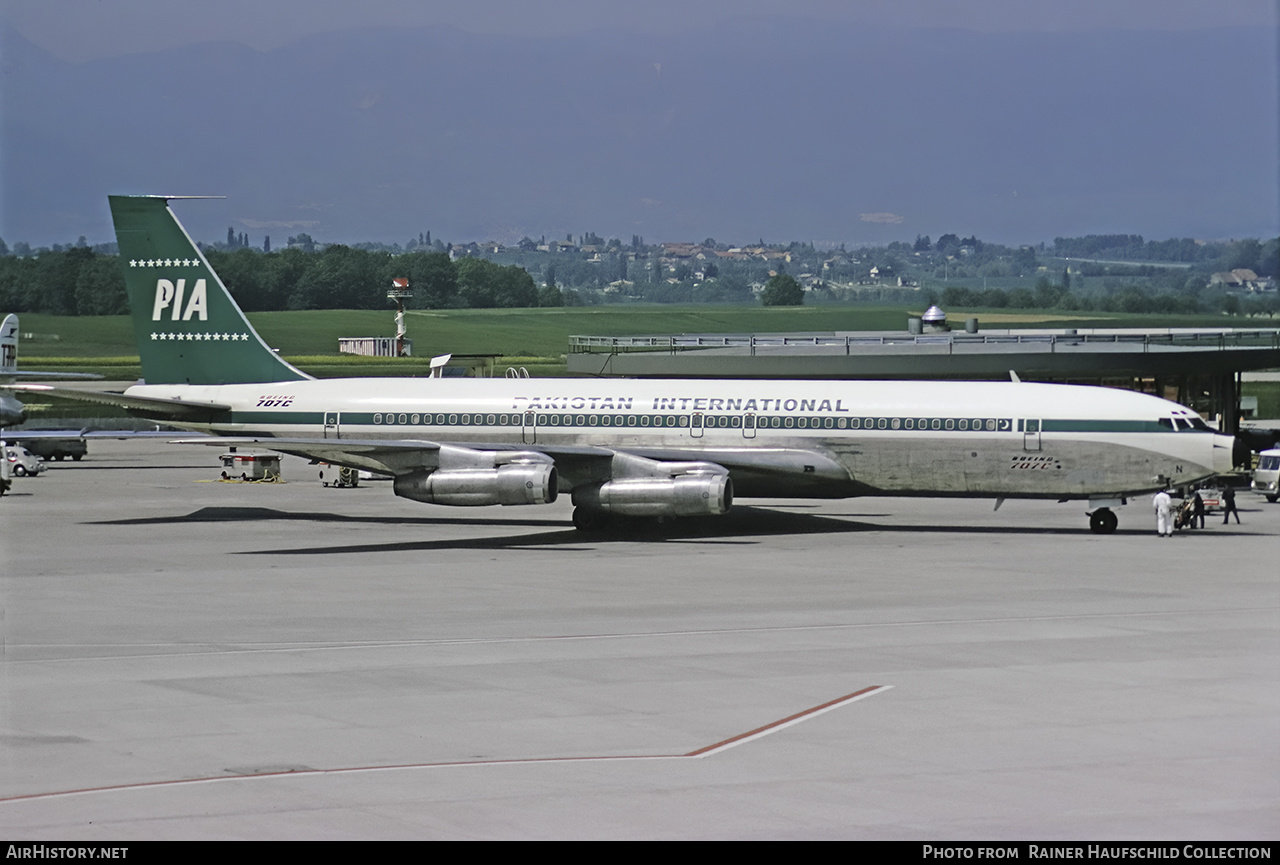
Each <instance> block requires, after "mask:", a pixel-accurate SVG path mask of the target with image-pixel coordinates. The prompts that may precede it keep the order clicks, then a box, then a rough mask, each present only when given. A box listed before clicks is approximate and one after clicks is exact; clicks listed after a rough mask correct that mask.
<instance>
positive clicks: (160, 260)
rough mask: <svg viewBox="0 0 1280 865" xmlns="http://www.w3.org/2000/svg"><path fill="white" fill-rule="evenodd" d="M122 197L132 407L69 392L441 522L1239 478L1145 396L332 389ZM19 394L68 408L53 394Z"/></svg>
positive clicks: (148, 214) (1113, 495)
mask: <svg viewBox="0 0 1280 865" xmlns="http://www.w3.org/2000/svg"><path fill="white" fill-rule="evenodd" d="M176 197H177V196H174V197H163V196H112V197H111V198H110V205H111V214H112V218H113V220H114V222H115V228H116V235H117V238H118V239H119V246H120V259H121V264H122V266H123V268H124V272H125V280H126V283H127V285H128V291H129V302H130V307H131V310H132V315H133V321H134V328H135V330H136V337H137V341H138V353H139V355H140V357H141V361H142V373H143V381H144V382H145V383H140V384H137V385H134V386H133V387H130V388H128V389H127V390H126V391H125V392H124V393H123V394H113V393H103V392H98V393H86V392H84V391H68V392H66V393H65V395H67V396H69V397H72V398H78V399H88V400H93V401H98V402H103V403H109V404H113V405H121V406H124V407H126V408H127V409H129V410H130V411H131V412H133V413H135V414H137V415H140V416H142V417H146V418H149V419H153V420H159V421H163V422H165V423H168V424H172V425H174V426H176V427H179V428H182V429H188V430H199V431H202V432H208V433H213V434H215V435H217V436H219V437H220V438H218V439H215V440H214V441H215V442H216V443H218V444H220V445H241V446H245V445H258V446H261V447H264V448H266V449H269V450H274V451H277V452H281V453H286V454H295V455H299V456H303V457H307V458H311V459H318V460H323V461H325V462H329V463H333V464H336V465H341V466H348V467H353V468H360V469H366V470H368V471H372V472H377V473H381V474H384V475H389V476H391V477H392V478H394V489H395V493H396V495H399V496H403V497H406V498H409V499H413V500H415V501H419V502H428V503H435V504H444V505H495V504H501V505H536V504H547V503H550V502H553V501H555V500H556V498H557V496H558V495H559V494H561V493H564V494H568V495H570V496H571V497H572V501H573V503H574V505H575V509H574V512H573V521H574V524H575V525H576V526H578V527H579V528H581V529H589V528H593V527H597V526H599V525H601V524H602V523H603V522H604V521H605V520H607V519H608V518H609V517H611V516H615V515H616V516H622V517H632V516H648V517H655V516H656V517H675V516H688V515H699V514H723V513H725V512H727V511H728V510H729V509H730V507H731V506H732V503H733V500H734V498H735V496H737V497H812V498H840V497H846V496H871V495H889V496H905V495H911V496H964V497H983V498H990V499H995V500H997V502H999V501H1000V500H1003V499H1007V498H1037V499H1059V500H1078V501H1084V502H1087V503H1088V508H1087V512H1088V513H1089V515H1090V527H1091V528H1092V529H1093V531H1095V532H1098V533H1103V534H1105V533H1109V532H1112V531H1114V530H1115V528H1116V523H1117V519H1116V516H1115V513H1114V511H1113V510H1112V509H1113V508H1114V507H1115V506H1117V505H1119V504H1123V503H1124V501H1125V500H1126V499H1127V498H1128V497H1131V496H1135V495H1138V494H1142V493H1149V492H1151V491H1153V490H1158V489H1161V488H1164V487H1166V486H1171V485H1187V484H1191V483H1194V482H1196V481H1198V480H1201V479H1204V478H1207V477H1210V476H1212V475H1214V474H1217V473H1221V472H1226V471H1229V470H1230V469H1231V468H1232V464H1233V447H1234V444H1235V442H1234V439H1233V438H1232V437H1230V436H1225V435H1218V434H1217V433H1215V432H1214V431H1213V430H1211V429H1210V428H1209V427H1208V426H1206V424H1205V423H1204V422H1203V421H1202V420H1201V419H1200V417H1199V416H1198V415H1197V414H1196V413H1195V412H1193V411H1192V410H1191V409H1189V408H1186V407H1184V406H1182V405H1179V404H1177V403H1174V402H1169V401H1166V400H1162V399H1158V398H1156V397H1153V396H1148V395H1145V394H1140V393H1133V392H1130V391H1123V390H1113V389H1108V388H1099V387H1083V386H1075V385H1053V384H1033V383H1029V382H1018V381H1016V380H1014V381H1010V382H932V381H914V382H878V381H876V382H872V381H774V380H758V381H752V380H727V381H692V380H690V381H685V380H670V381H654V380H645V381H632V380H617V379H567V378H566V379H559V378H548V379H472V378H467V379H446V378H354V379H327V380H321V379H314V378H312V377H311V376H309V375H307V374H305V373H303V372H302V371H300V370H298V369H296V368H295V367H293V366H292V365H290V364H289V363H287V362H286V361H285V360H283V359H282V358H280V357H279V356H278V355H277V354H276V353H275V352H273V351H272V350H271V349H270V348H269V347H268V346H267V345H266V343H264V342H263V341H262V339H261V338H260V337H259V336H258V334H257V333H256V332H255V331H254V329H253V328H252V327H251V326H250V325H249V322H248V320H247V319H246V318H245V316H244V314H243V313H242V312H241V310H240V308H239V306H237V304H236V303H235V301H234V299H233V298H232V297H231V295H230V293H229V292H228V291H227V289H226V287H225V286H224V285H223V284H222V282H221V280H220V279H219V278H218V276H217V274H216V273H214V271H213V269H212V268H211V267H210V266H209V263H208V261H206V260H205V257H204V256H203V255H202V254H201V252H200V250H199V249H198V248H197V247H196V245H195V243H193V242H192V240H191V238H190V237H189V236H188V235H187V233H186V231H185V230H184V229H183V227H182V225H181V224H180V223H179V222H178V220H177V218H176V217H175V216H174V214H173V211H172V209H171V208H170V207H169V201H170V200H171V199H172V198H176ZM9 387H11V388H12V389H35V388H38V387H39V388H40V389H44V390H52V391H54V392H57V393H62V392H63V391H62V390H61V389H59V388H47V387H43V386H35V385H25V386H22V385H11V386H9Z"/></svg>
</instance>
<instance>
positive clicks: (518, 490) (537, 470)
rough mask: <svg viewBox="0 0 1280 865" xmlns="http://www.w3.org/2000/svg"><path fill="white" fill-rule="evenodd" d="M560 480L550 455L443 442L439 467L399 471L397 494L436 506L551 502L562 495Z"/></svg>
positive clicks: (396, 480) (396, 481) (541, 503)
mask: <svg viewBox="0 0 1280 865" xmlns="http://www.w3.org/2000/svg"><path fill="white" fill-rule="evenodd" d="M558 484H559V477H558V475H557V474H556V466H555V463H554V462H553V461H552V460H551V458H550V457H548V456H546V455H544V454H540V453H532V452H525V451H510V452H507V451H473V450H468V449H465V448H449V447H442V448H441V449H440V467H439V468H436V469H418V470H416V471H412V472H409V473H408V474H402V475H397V476H396V479H395V493H396V495H398V496H401V497H403V498H406V499H413V500H414V501H415V502H426V503H428V504H435V505H467V506H470V505H545V504H551V503H552V502H554V501H555V500H556V495H557V494H558V493H559V489H558Z"/></svg>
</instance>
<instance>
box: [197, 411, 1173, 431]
mask: <svg viewBox="0 0 1280 865" xmlns="http://www.w3.org/2000/svg"><path fill="white" fill-rule="evenodd" d="M326 418H327V419H328V422H329V423H330V425H335V426H340V427H350V426H372V427H384V428H387V429H394V428H406V427H409V428H430V427H511V428H520V427H525V426H536V427H538V428H540V429H541V428H548V429H556V428H560V429H575V430H582V429H628V430H633V429H645V428H648V429H688V428H690V427H691V426H692V427H693V428H694V429H743V428H744V426H745V427H746V428H747V429H748V430H751V429H755V430H761V431H773V430H781V431H789V430H842V431H845V432H902V433H937V432H1005V433H1015V434H1016V433H1022V432H1024V429H1023V422H1022V421H1016V422H1015V421H1014V420H1013V419H1011V418H971V417H963V418H920V417H910V418H904V417H876V416H871V417H855V418H846V417H831V416H829V415H827V416H822V415H814V416H803V415H801V416H798V417H797V416H795V415H752V416H747V417H744V416H743V415H741V414H725V415H717V414H706V413H698V414H689V413H680V414H668V413H659V414H652V413H639V414H637V413H630V412H626V413H622V412H614V413H587V414H583V413H580V412H547V411H530V412H525V413H520V412H476V411H456V410H452V411H430V412H422V411H418V412H365V411H357V412H349V411H343V412H314V411H280V410H273V411H232V412H230V414H229V415H226V416H223V417H220V418H218V419H217V420H216V421H215V424H216V425H222V424H233V425H236V426H238V427H255V426H261V427H280V426H312V427H320V426H323V425H325V423H326ZM1040 431H1041V432H1069V433H1172V432H1175V430H1173V429H1170V428H1169V427H1168V426H1165V425H1163V424H1160V423H1158V422H1156V421H1141V420H1075V419H1054V418H1046V419H1044V420H1042V421H1040ZM1031 432H1034V430H1032V431H1031ZM1181 432H1197V430H1182V431H1181Z"/></svg>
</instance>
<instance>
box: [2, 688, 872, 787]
mask: <svg viewBox="0 0 1280 865" xmlns="http://www.w3.org/2000/svg"><path fill="white" fill-rule="evenodd" d="M890 687H892V686H889V685H871V686H869V687H866V688H863V689H862V690H860V691H854V692H853V693H852V694H845V695H844V696H843V697H837V698H836V699H834V700H830V701H828V702H826V703H823V704H821V705H819V706H814V707H812V708H810V709H805V710H804V711H803V712H797V713H796V714H794V715H789V716H787V717H786V718H782V719H781V720H778V721H774V722H772V723H769V724H765V725H764V726H763V727H757V728H755V729H754V730H748V731H747V732H745V733H740V734H739V735H737V736H733V737H731V738H728V739H722V740H721V741H719V742H716V743H714V744H711V745H707V746H705V747H702V748H698V749H696V750H693V751H690V752H688V753H687V754H630V755H615V756H610V757H517V758H513V759H508V760H453V761H448V762H443V763H405V764H401V765H388V766H345V767H339V768H336V769H299V770H297V771H294V772H262V773H259V774H253V775H215V776H212V777H209V778H176V779H173V780H170V781H144V782H141V783H138V784H113V785H109V786H105V787H85V788H82V789H79V790H58V791H54V792H50V793H30V794H27V795H24V796H8V797H4V798H0V804H3V803H5V802H29V801H32V800H34V799H53V798H56V797H59V796H83V795H87V794H89V793H111V792H119V791H122V790H147V789H153V788H158V787H173V786H176V785H179V784H213V783H216V782H220V781H249V780H253V779H255V778H287V777H297V776H304V775H343V774H350V773H352V772H391V771H397V770H402V769H444V768H449V767H460V766H514V765H521V764H528V763H583V762H597V763H599V762H605V761H610V760H688V759H691V758H693V759H701V758H703V757H709V756H711V755H713V754H718V753H720V752H721V751H725V750H728V749H729V748H732V747H735V746H737V745H742V744H745V743H747V742H750V741H752V740H753V739H759V738H761V737H763V736H767V735H769V734H770V733H776V732H778V731H779V730H782V729H784V728H786V727H790V726H791V725H793V724H798V723H800V722H801V721H806V720H808V719H809V718H813V717H816V716H817V715H821V714H822V713H824V712H830V711H831V710H832V709H838V708H840V707H841V706H843V705H845V704H847V703H852V702H854V701H856V700H861V699H862V698H864V697H869V696H871V695H872V694H876V693H879V692H880V691H887V690H888V689H889V688H890Z"/></svg>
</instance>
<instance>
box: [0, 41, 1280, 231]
mask: <svg viewBox="0 0 1280 865" xmlns="http://www.w3.org/2000/svg"><path fill="white" fill-rule="evenodd" d="M0 76H2V77H0V88H2V91H0V95H2V98H3V103H2V104H0V119H2V122H3V127H2V131H0V205H2V208H0V237H3V239H4V240H6V241H7V242H9V244H10V245H12V244H13V243H14V242H15V241H27V242H29V243H31V244H32V245H41V244H48V243H66V242H68V241H72V240H74V239H75V238H76V237H78V236H80V235H86V236H88V239H89V241H90V242H100V241H105V240H109V239H111V231H110V222H109V217H108V214H107V207H106V201H105V196H106V195H107V194H108V193H119V192H154V193H171V194H209V195H226V196H228V199H227V200H225V201H218V202H202V203H195V202H193V203H189V204H182V205H180V210H179V215H180V216H181V218H182V219H183V221H184V222H185V223H186V224H187V225H188V227H189V228H190V230H191V232H192V234H193V235H195V236H196V237H197V238H198V239H202V240H217V239H222V238H225V236H226V230H227V227H228V226H232V227H234V229H235V230H236V231H237V232H240V231H246V232H248V234H249V236H250V238H251V240H252V242H253V243H254V244H255V245H257V244H260V243H261V238H262V235H264V234H269V235H271V237H272V240H273V243H275V244H279V243H281V242H283V241H284V240H285V238H286V237H287V236H288V235H290V234H296V233H298V232H300V231H306V232H308V233H309V234H311V235H312V236H313V237H315V238H316V239H317V240H323V241H331V242H332V241H339V242H355V241H363V240H373V241H387V242H392V241H394V242H400V243H404V242H405V241H406V240H407V239H408V238H409V237H415V238H416V237H417V235H418V233H419V232H421V231H431V232H432V234H433V237H436V238H440V239H444V240H483V239H490V238H492V239H497V240H501V241H507V242H510V241H514V240H516V239H519V238H520V237H521V236H522V235H529V236H531V237H535V238H537V237H540V236H543V235H545V236H547V237H548V238H558V237H563V236H565V235H566V234H569V233H572V234H574V235H575V236H576V235H578V234H581V233H583V232H585V231H594V232H596V233H598V234H601V235H604V236H617V237H621V238H623V239H624V240H627V241H629V240H630V237H631V235H632V234H639V235H642V236H643V237H644V238H645V239H646V241H648V242H659V241H671V240H692V241H701V240H702V239H703V238H705V237H708V236H711V237H715V238H716V239H718V240H721V241H729V242H739V243H748V242H755V241H756V240H758V239H765V240H768V241H787V240H812V241H816V242H820V243H822V242H826V243H839V242H848V243H855V244H856V243H864V242H879V241H887V240H892V239H904V240H910V239H912V238H914V237H915V236H916V235H917V234H927V235H932V236H934V237H937V236H938V235H940V234H942V233H944V232H955V233H958V234H962V235H969V234H976V235H977V236H979V237H980V238H983V239H987V240H991V241H998V242H1004V243H1036V242H1039V241H1042V240H1043V241H1051V240H1052V238H1053V237H1054V236H1059V235H1080V234H1089V233H1110V232H1128V233H1139V234H1144V235H1146V236H1148V237H1152V238H1165V237H1182V236H1192V237H1203V238H1214V239H1217V238H1229V237H1243V236H1254V237H1257V236H1266V235H1274V234H1275V233H1276V232H1277V231H1278V225H1280V217H1278V215H1277V207H1278V206H1277V185H1278V182H1280V181H1278V176H1280V169H1278V163H1280V158H1278V156H1277V154H1278V153H1280V135H1278V132H1277V99H1278V97H1277V57H1276V35H1275V33H1274V32H1273V31H1272V30H1271V29H1270V28H1234V29H1221V30H1200V31H1181V32H1154V31H1153V32H1145V31H1143V32H1137V31H1097V32H1086V33H976V32H969V31H962V30H900V29H888V28H856V27H852V26H847V25H831V24H819V23H816V22H814V21H805V20H796V21H790V20H771V21H765V22H745V23H741V24H737V25H734V26H730V27H726V28H722V29H717V30H697V31H691V32H679V28H678V26H677V25H676V24H675V23H674V22H673V27H672V33H671V34H670V35H663V36H654V35H638V34H632V33H628V32H622V31H607V32H594V33H589V34H585V35H584V34H578V35H569V36H564V37H540V38H519V37H509V36H493V35H476V34H471V33H464V32H461V31H458V30H453V29H448V28H415V29H371V30H360V31H347V32H343V33H332V34H326V35H320V36H314V37H309V38H306V39H302V40H300V41H297V42H295V43H293V44H290V45H287V46H285V47H282V48H278V49H275V50H272V51H268V52H259V51H256V50H253V49H251V48H248V47H245V46H243V45H239V44H233V43H225V42H223V43H209V44H204V45H199V46H195V47H188V48H184V49H180V50H168V51H157V52H155V53H146V54H133V55H128V56H124V57H116V58H110V59H104V60H96V61H92V62H87V63H80V64H73V63H68V62H64V61H61V60H58V59H56V58H55V57H53V56H52V55H50V54H48V53H47V52H45V51H43V50H41V49H39V48H37V47H35V46H34V45H32V44H31V43H29V42H28V41H26V40H25V39H24V38H23V37H22V36H21V35H19V34H18V33H17V32H16V31H14V30H12V29H11V28H7V27H4V28H0Z"/></svg>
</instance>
